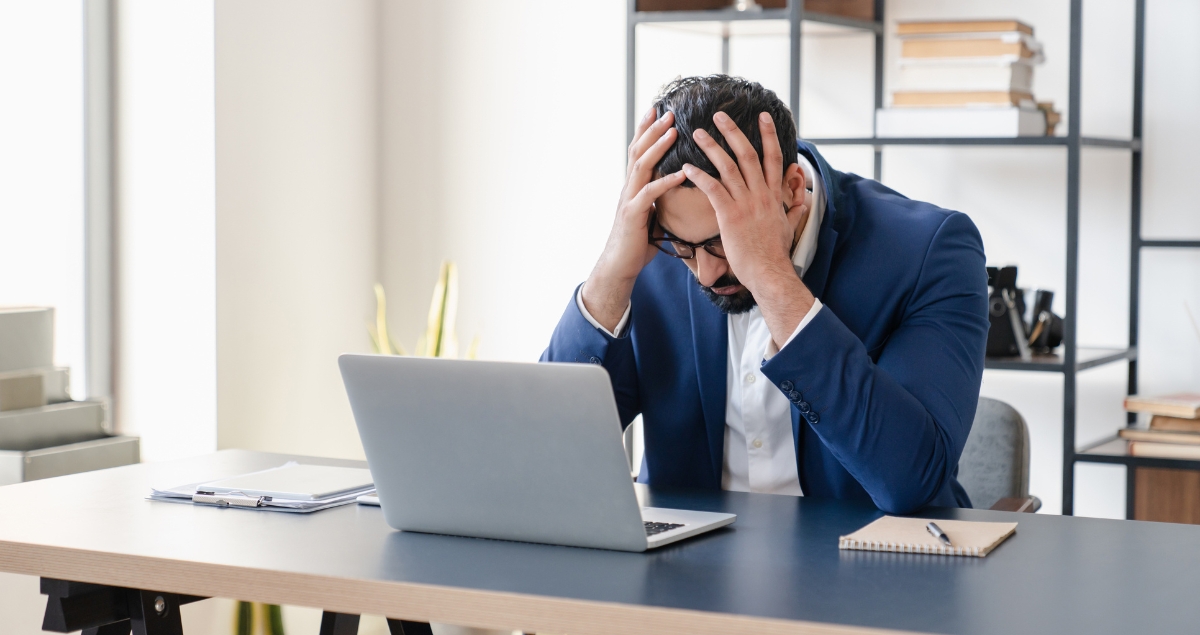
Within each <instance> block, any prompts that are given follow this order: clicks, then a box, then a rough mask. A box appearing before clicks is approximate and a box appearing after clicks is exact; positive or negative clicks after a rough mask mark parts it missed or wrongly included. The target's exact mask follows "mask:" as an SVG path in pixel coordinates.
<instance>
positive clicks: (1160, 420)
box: [1118, 393, 1200, 459]
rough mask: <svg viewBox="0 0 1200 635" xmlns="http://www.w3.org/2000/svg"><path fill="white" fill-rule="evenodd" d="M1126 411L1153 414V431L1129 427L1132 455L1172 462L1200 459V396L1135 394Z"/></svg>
mask: <svg viewBox="0 0 1200 635" xmlns="http://www.w3.org/2000/svg"><path fill="white" fill-rule="evenodd" d="M1125 409H1126V410H1128V411H1130V412H1146V413H1150V414H1151V415H1153V417H1152V418H1151V419H1150V428H1149V429H1144V428H1125V429H1123V430H1121V431H1120V432H1119V433H1118V434H1119V435H1120V436H1121V438H1123V439H1126V440H1128V441H1129V454H1131V455H1133V456H1154V457H1163V458H1171V459H1200V394H1196V393H1177V394H1173V395H1162V396H1155V397H1145V396H1140V395H1131V396H1129V397H1127V398H1126V399H1125Z"/></svg>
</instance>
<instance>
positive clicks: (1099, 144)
mask: <svg viewBox="0 0 1200 635" xmlns="http://www.w3.org/2000/svg"><path fill="white" fill-rule="evenodd" d="M805 141H808V142H809V143H812V144H813V145H818V146H821V145H826V146H1042V147H1066V146H1067V145H1069V143H1068V138H1067V137H835V138H829V139H805ZM1079 143H1080V145H1083V146H1087V147H1092V148H1111V149H1115V150H1133V151H1135V152H1140V151H1141V149H1142V142H1141V140H1140V139H1110V138H1107V137H1082V138H1080V140H1079Z"/></svg>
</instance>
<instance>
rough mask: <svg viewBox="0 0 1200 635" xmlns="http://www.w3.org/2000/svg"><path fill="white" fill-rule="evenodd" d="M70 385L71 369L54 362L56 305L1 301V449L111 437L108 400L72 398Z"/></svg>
mask: <svg viewBox="0 0 1200 635" xmlns="http://www.w3.org/2000/svg"><path fill="white" fill-rule="evenodd" d="M69 388H70V370H69V369H67V368H61V367H57V366H55V365H54V309H52V308H45V307H32V308H31V307H15V308H5V307H0V453H2V451H19V452H25V451H30V450H39V449H43V448H48V447H52V446H60V445H65V444H70V443H78V442H81V441H90V440H94V439H98V438H102V437H105V436H106V428H107V423H108V410H107V407H106V405H105V403H104V402H102V401H72V400H71V396H70V394H69ZM0 472H2V470H0ZM4 477H5V475H4V474H3V473H0V484H3V482H4V480H5V478H4Z"/></svg>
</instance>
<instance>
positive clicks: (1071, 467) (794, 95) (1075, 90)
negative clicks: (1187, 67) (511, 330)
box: [626, 0, 1200, 518]
mask: <svg viewBox="0 0 1200 635" xmlns="http://www.w3.org/2000/svg"><path fill="white" fill-rule="evenodd" d="M1133 1H1134V15H1135V18H1134V50H1133V56H1134V64H1133V122H1132V123H1133V126H1132V130H1131V135H1130V138H1128V139H1112V138H1106V137H1087V136H1084V135H1083V133H1082V130H1081V127H1080V105H1081V94H1082V93H1081V86H1082V70H1081V69H1082V63H1083V61H1082V51H1083V48H1082V43H1083V0H1070V20H1069V24H1070V46H1069V66H1070V70H1069V76H1068V104H1067V134H1066V136H1061V137H1058V136H1055V137H1017V138H991V137H982V138H880V137H877V136H874V134H875V133H874V130H875V128H874V123H872V131H873V133H872V136H871V137H868V138H831V139H808V140H809V141H810V142H812V143H814V144H816V145H818V146H821V145H858V146H865V145H869V146H872V147H873V149H874V176H875V179H876V180H878V179H880V178H881V176H882V167H883V154H882V152H883V148H885V147H888V146H914V145H939V146H1029V147H1044V148H1065V149H1066V151H1067V152H1066V155H1067V156H1066V158H1067V209H1066V212H1067V218H1066V221H1067V244H1066V265H1067V267H1066V290H1065V293H1064V294H1063V298H1064V300H1065V304H1066V311H1065V312H1064V315H1063V347H1062V353H1061V354H1059V355H1055V356H1047V357H1041V358H1035V359H1034V360H1032V361H1022V360H1020V359H989V360H987V368H990V369H1003V370H1019V371H1042V372H1056V373H1062V374H1063V439H1062V461H1063V468H1062V470H1063V472H1062V486H1063V492H1062V494H1063V498H1062V500H1063V504H1062V505H1063V507H1062V513H1063V514H1066V515H1070V514H1072V513H1073V512H1074V506H1075V505H1074V494H1075V464H1076V463H1077V462H1087V463H1118V464H1123V465H1125V466H1127V467H1128V475H1127V485H1128V486H1127V488H1126V506H1125V507H1126V517H1127V518H1132V517H1133V496H1134V494H1133V491H1134V474H1135V470H1134V468H1135V467H1137V466H1145V467H1151V466H1156V467H1177V468H1186V469H1197V468H1200V461H1181V460H1176V459H1146V458H1142V457H1131V456H1128V455H1117V454H1112V453H1098V451H1097V450H1096V448H1097V447H1099V446H1102V445H1104V444H1105V443H1107V442H1109V441H1111V439H1108V440H1105V441H1102V442H1100V443H1098V444H1094V445H1092V446H1089V447H1087V448H1083V449H1080V450H1076V445H1075V444H1076V439H1075V423H1076V414H1077V413H1076V409H1075V406H1076V396H1077V392H1076V383H1077V379H1078V374H1079V372H1080V371H1083V370H1087V369H1089V368H1095V367H1098V366H1102V365H1105V364H1110V363H1116V362H1121V361H1126V362H1128V364H1129V373H1128V385H1127V389H1128V393H1129V394H1134V393H1136V392H1137V373H1138V365H1137V356H1138V355H1137V353H1138V349H1137V344H1138V325H1139V302H1140V296H1139V292H1140V276H1141V250H1142V249H1144V248H1200V240H1147V239H1144V238H1142V131H1143V128H1142V119H1143V93H1144V87H1145V30H1146V2H1145V0H1133ZM884 4H885V3H884V0H875V15H876V19H875V20H874V21H863V20H852V19H847V18H840V17H836V16H828V15H822V14H817V13H812V12H807V11H805V10H804V0H793V1H792V2H790V3H789V5H788V7H787V8H786V9H764V10H762V11H757V12H740V13H739V12H737V11H735V10H733V9H722V10H720V11H686V12H682V11H681V12H639V11H637V7H636V0H628V7H629V9H628V14H627V15H628V21H627V46H626V55H627V58H626V104H627V107H626V117H627V119H626V139H627V140H631V139H632V138H633V126H634V122H635V121H636V113H634V111H633V109H634V106H635V104H634V98H635V95H634V90H635V81H634V80H635V76H634V74H635V72H636V68H635V55H636V53H637V51H636V47H635V45H634V40H635V36H636V29H637V25H638V24H647V23H656V22H657V23H661V22H720V23H728V22H733V21H739V20H787V21H789V23H790V24H789V37H790V42H789V48H790V51H791V60H790V79H791V83H790V87H789V92H788V105H789V106H790V107H791V109H792V113H793V116H794V118H795V120H796V128H797V130H799V127H800V86H801V77H800V38H801V28H800V27H801V23H802V22H804V21H810V22H820V23H824V24H834V25H838V26H842V27H847V28H851V29H859V30H862V31H866V32H871V33H873V34H874V46H875V86H874V89H875V95H874V96H875V107H876V108H880V107H882V106H883V73H884V68H883V67H884V62H883V60H884V48H883V46H884V42H883V36H884V24H885V21H884V17H885V16H884ZM725 33H728V31H727V30H726V31H725ZM724 37H725V38H726V39H727V37H728V36H727V35H725V36H724ZM722 44H723V46H725V47H727V46H728V43H727V42H723V43H722ZM723 57H724V56H723ZM1083 148H1101V149H1110V150H1124V151H1128V152H1130V153H1131V156H1132V162H1131V165H1130V201H1129V208H1130V227H1131V231H1130V236H1131V238H1130V258H1129V261H1130V262H1129V346H1128V347H1126V348H1124V349H1110V350H1108V351H1107V352H1101V353H1100V354H1094V352H1092V351H1088V349H1080V348H1079V346H1078V342H1077V341H1076V336H1077V333H1078V328H1077V317H1078V315H1077V314H1078V308H1079V213H1080V198H1079V195H1080V159H1081V156H1080V155H1081V151H1082V149H1083ZM1081 352H1083V353H1085V354H1082V355H1081ZM1133 421H1134V418H1133V416H1132V415H1130V417H1129V419H1128V423H1130V424H1131V423H1133Z"/></svg>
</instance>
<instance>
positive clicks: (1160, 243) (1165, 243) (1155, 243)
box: [1138, 240, 1200, 249]
mask: <svg viewBox="0 0 1200 635" xmlns="http://www.w3.org/2000/svg"><path fill="white" fill-rule="evenodd" d="M1138 246H1139V247H1181V248H1184V249H1200V240H1142V241H1141V242H1140V243H1139V244H1138Z"/></svg>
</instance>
